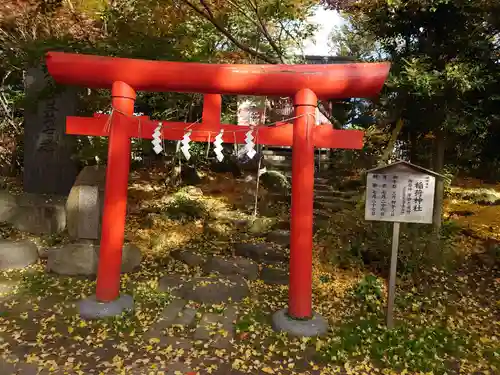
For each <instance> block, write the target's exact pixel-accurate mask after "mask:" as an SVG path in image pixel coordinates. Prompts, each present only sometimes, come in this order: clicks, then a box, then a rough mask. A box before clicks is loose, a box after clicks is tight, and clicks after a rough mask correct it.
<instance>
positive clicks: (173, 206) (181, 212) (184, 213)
mask: <svg viewBox="0 0 500 375" xmlns="http://www.w3.org/2000/svg"><path fill="white" fill-rule="evenodd" d="M165 214H166V215H167V216H168V218H169V219H172V220H179V221H192V220H198V219H205V218H207V217H208V215H209V212H208V210H207V208H206V207H205V205H204V204H203V202H201V201H199V200H196V199H191V198H189V197H187V196H186V195H184V194H182V193H178V194H176V195H174V197H173V199H172V200H171V201H170V202H169V203H168V205H167V207H166V208H165Z"/></svg>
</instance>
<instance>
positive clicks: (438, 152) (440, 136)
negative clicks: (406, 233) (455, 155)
mask: <svg viewBox="0 0 500 375" xmlns="http://www.w3.org/2000/svg"><path fill="white" fill-rule="evenodd" d="M435 134H436V138H435V139H434V152H433V157H432V160H433V169H434V172H436V173H440V174H442V173H443V171H444V153H445V150H446V142H445V138H444V136H445V132H444V131H443V130H441V129H439V130H437V131H436V133H435ZM443 202H444V180H443V179H442V178H436V193H435V196H434V215H433V225H434V232H435V233H436V234H437V235H439V231H440V230H441V224H442V219H443Z"/></svg>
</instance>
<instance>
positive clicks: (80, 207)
mask: <svg viewBox="0 0 500 375" xmlns="http://www.w3.org/2000/svg"><path fill="white" fill-rule="evenodd" d="M105 182H106V167H105V166H87V167H85V168H83V169H82V171H81V172H80V174H79V175H78V177H77V178H76V182H75V184H74V185H73V187H72V188H71V191H70V193H69V196H68V200H67V201H66V212H67V218H68V219H67V220H68V234H69V236H70V237H71V238H73V239H89V240H98V239H99V238H100V233H101V221H102V212H103V205H104V187H105Z"/></svg>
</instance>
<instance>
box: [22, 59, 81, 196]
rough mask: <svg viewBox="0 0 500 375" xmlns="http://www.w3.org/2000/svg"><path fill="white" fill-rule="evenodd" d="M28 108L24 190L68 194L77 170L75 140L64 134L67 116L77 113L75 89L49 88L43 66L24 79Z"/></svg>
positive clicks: (28, 72) (33, 70) (32, 69)
mask: <svg viewBox="0 0 500 375" xmlns="http://www.w3.org/2000/svg"><path fill="white" fill-rule="evenodd" d="M25 92H26V97H27V100H28V105H27V106H26V108H25V113H24V118H25V124H24V191H25V192H27V193H34V194H54V195H67V194H68V193H69V191H70V189H71V186H72V185H73V182H74V181H75V177H76V174H77V169H76V165H75V163H74V161H73V160H72V158H71V156H72V152H73V150H74V145H75V141H74V137H72V136H68V135H66V134H65V128H66V116H71V115H75V114H76V105H77V99H78V97H77V94H78V91H77V89H76V88H72V87H69V88H58V89H57V90H52V89H50V80H49V77H48V76H47V73H46V72H45V71H44V69H43V68H42V67H37V68H29V69H28V70H27V72H26V78H25Z"/></svg>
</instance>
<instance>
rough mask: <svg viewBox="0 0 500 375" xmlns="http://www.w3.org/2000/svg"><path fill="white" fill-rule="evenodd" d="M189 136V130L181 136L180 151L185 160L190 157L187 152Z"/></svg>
mask: <svg viewBox="0 0 500 375" xmlns="http://www.w3.org/2000/svg"><path fill="white" fill-rule="evenodd" d="M190 136H191V132H190V131H189V132H187V133H186V134H184V137H183V138H182V141H181V145H182V146H181V151H182V154H183V155H184V157H185V158H186V160H189V159H190V158H191V154H190V153H189V142H191V138H189V137H190Z"/></svg>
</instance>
